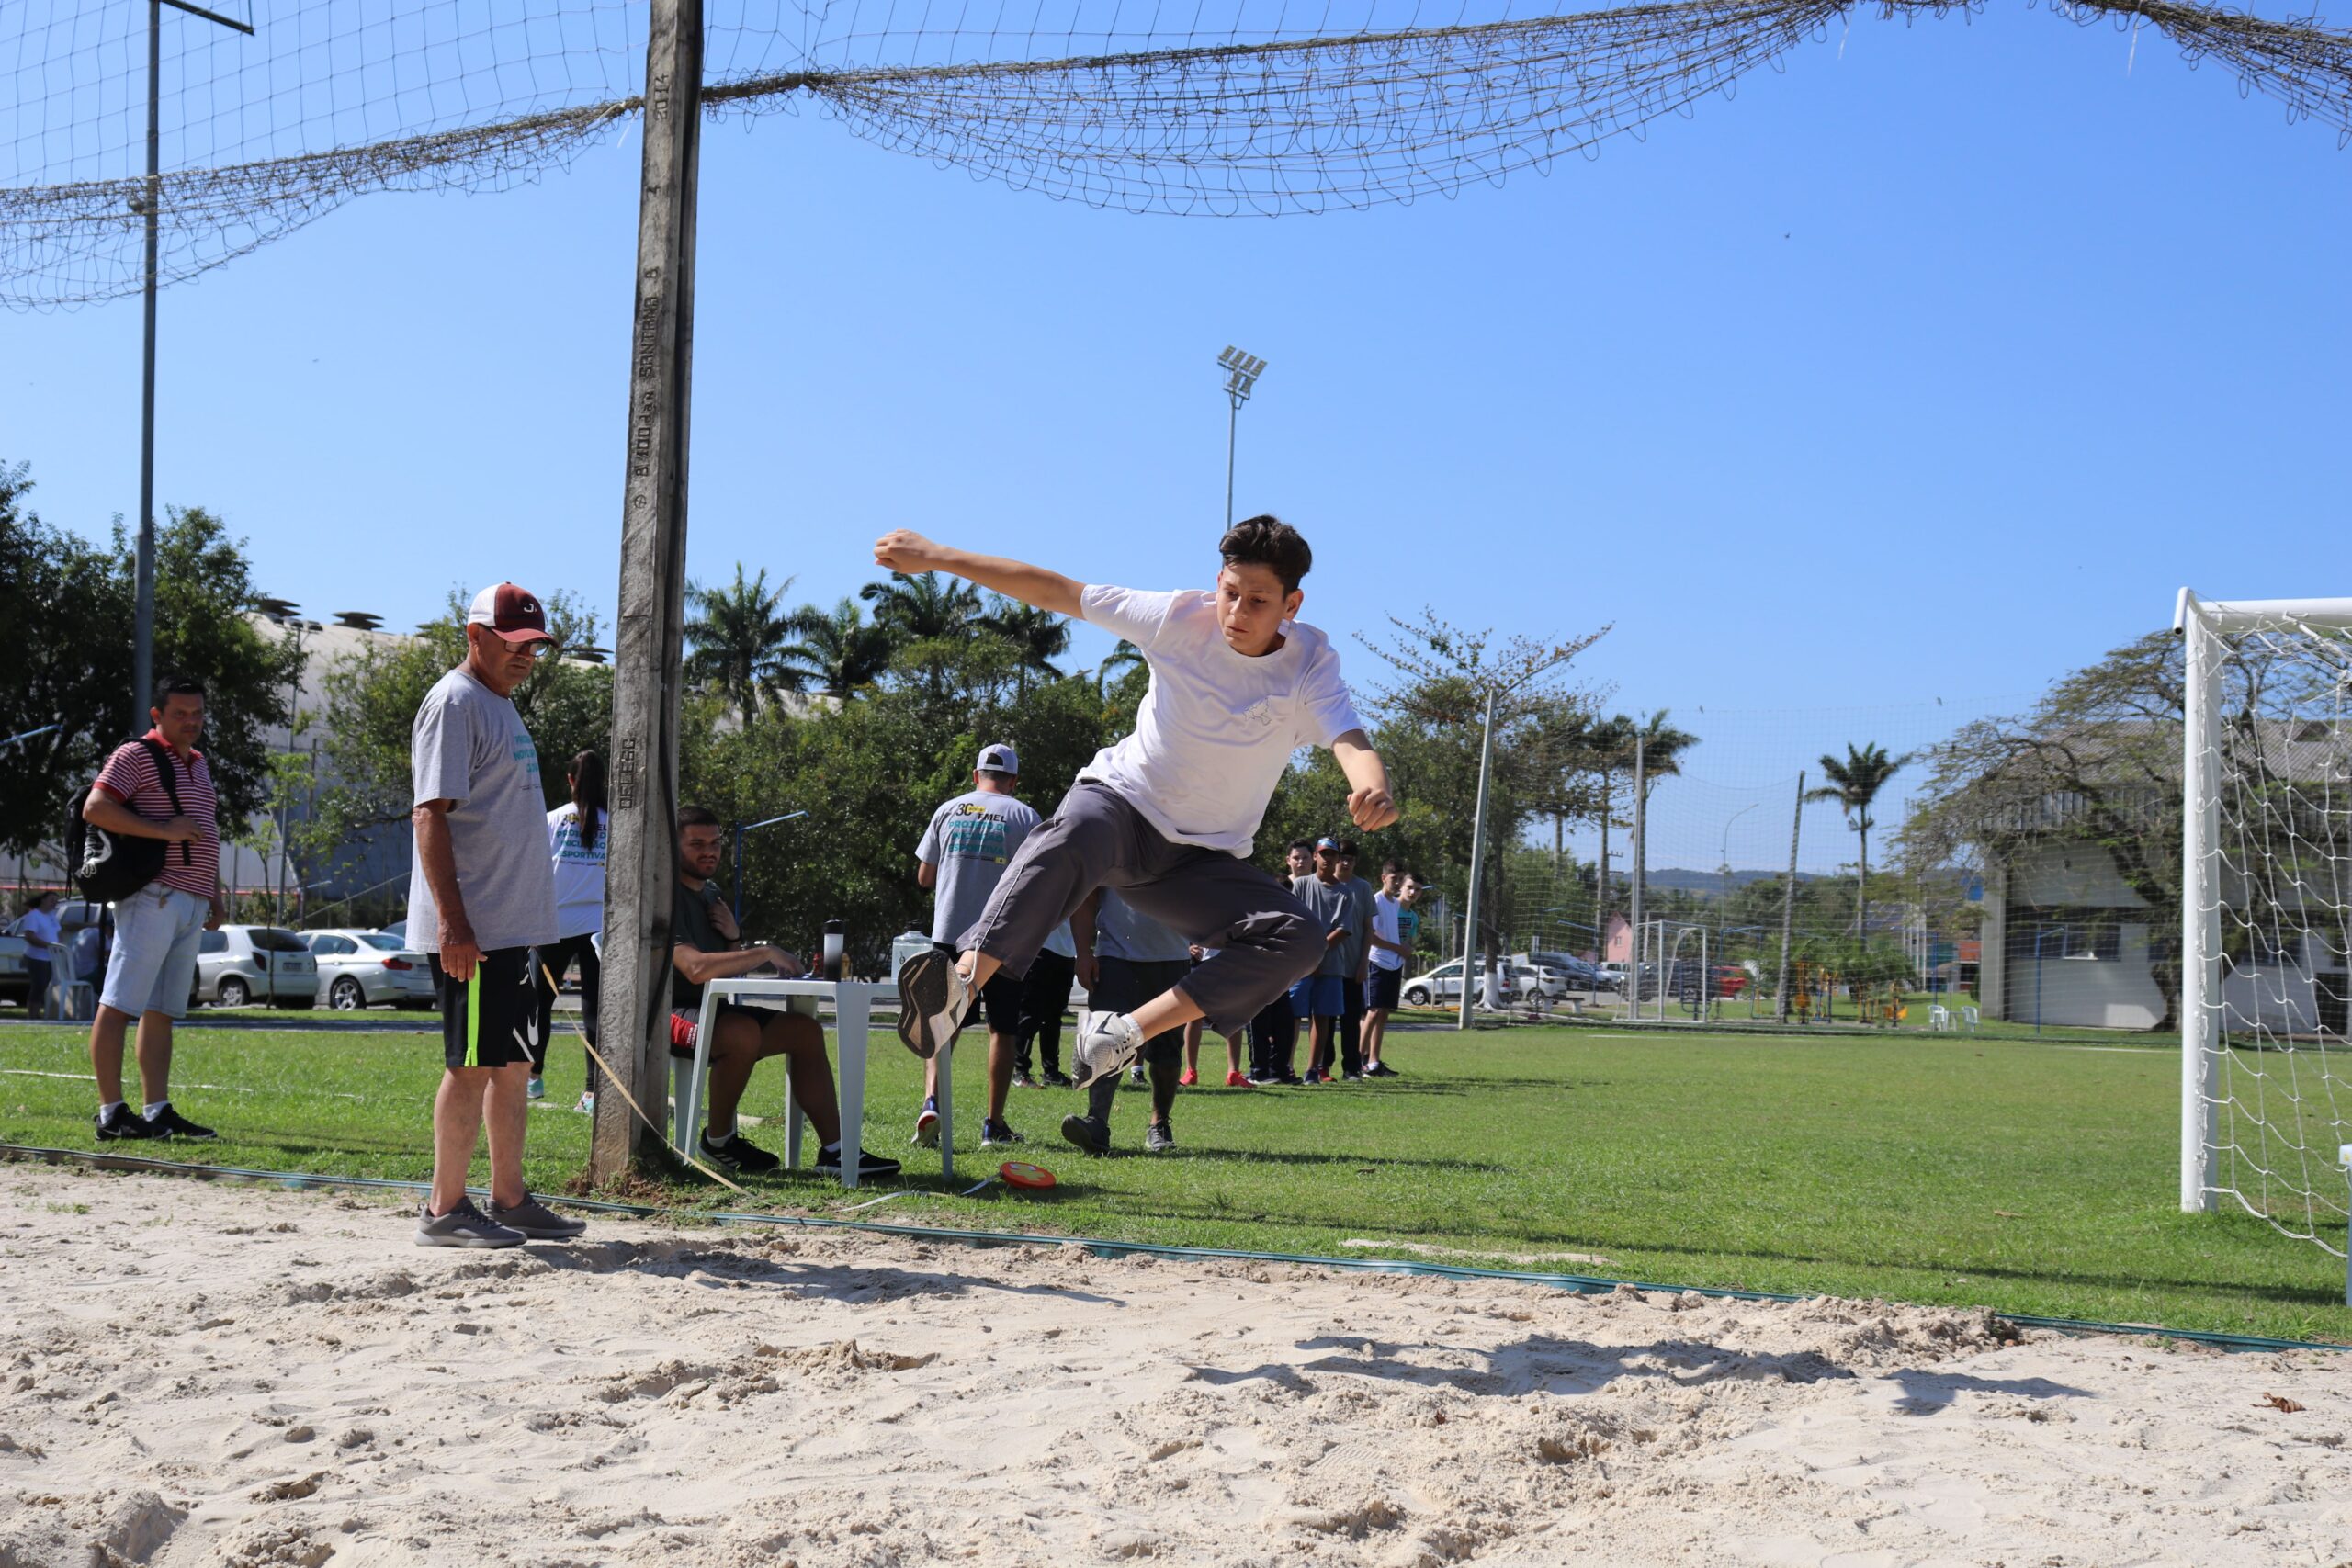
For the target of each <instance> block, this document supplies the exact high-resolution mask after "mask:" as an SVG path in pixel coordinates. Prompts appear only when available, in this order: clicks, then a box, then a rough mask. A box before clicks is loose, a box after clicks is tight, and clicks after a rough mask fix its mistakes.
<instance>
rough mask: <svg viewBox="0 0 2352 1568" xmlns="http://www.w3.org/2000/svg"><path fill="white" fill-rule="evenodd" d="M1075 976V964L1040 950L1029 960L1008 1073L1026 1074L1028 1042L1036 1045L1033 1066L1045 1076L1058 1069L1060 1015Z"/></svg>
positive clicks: (1060, 1064) (1059, 1059)
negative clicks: (1009, 1071) (1017, 1030)
mask: <svg viewBox="0 0 2352 1568" xmlns="http://www.w3.org/2000/svg"><path fill="white" fill-rule="evenodd" d="M1077 977H1078V961H1077V960H1076V959H1074V958H1064V957H1063V956H1062V955H1061V954H1060V953H1049V952H1046V951H1043V950H1040V951H1039V953H1038V954H1037V956H1036V957H1035V958H1034V959H1032V960H1031V961H1030V964H1029V974H1028V976H1027V977H1026V978H1025V979H1023V981H1022V983H1021V1027H1020V1030H1019V1032H1017V1033H1015V1034H1014V1036H1013V1045H1012V1070H1013V1071H1014V1072H1016V1073H1019V1074H1021V1075H1022V1076H1023V1077H1027V1076H1028V1074H1029V1043H1030V1042H1031V1041H1033V1040H1034V1041H1035V1042H1036V1043H1037V1065H1038V1066H1041V1067H1043V1068H1045V1070H1046V1072H1048V1073H1058V1072H1060V1071H1061V1070H1062V1013H1063V1011H1064V1010H1066V1009H1067V1008H1068V1007H1069V987H1070V982H1071V981H1072V980H1074V979H1076V978H1077Z"/></svg>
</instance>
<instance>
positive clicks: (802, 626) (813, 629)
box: [777, 595, 890, 698]
mask: <svg viewBox="0 0 2352 1568" xmlns="http://www.w3.org/2000/svg"><path fill="white" fill-rule="evenodd" d="M787 624H788V625H789V626H790V627H791V630H792V635H793V637H794V638H795V639H796V640H794V641H792V642H789V643H786V645H785V647H784V648H783V649H782V650H781V651H780V653H779V654H778V656H777V657H778V658H779V659H780V660H781V661H782V662H783V664H784V666H785V667H786V669H787V670H789V671H792V673H793V675H794V676H795V677H796V678H797V679H798V680H799V681H800V682H802V683H803V684H804V685H805V686H808V687H809V688H813V689H814V690H816V691H819V692H821V693H823V694H825V695H827V696H831V697H843V698H846V697H848V696H849V695H850V694H852V693H854V692H855V691H857V690H859V689H860V688H861V687H865V686H870V685H872V684H874V682H876V681H879V680H880V679H881V678H882V676H883V674H884V673H885V672H886V671H888V669H889V668H890V634H889V632H888V631H887V630H885V629H884V628H883V627H881V626H876V625H874V624H873V623H872V622H871V621H868V620H867V619H866V618H865V611H863V610H861V609H860V608H859V607H858V604H857V601H856V600H855V599H853V598H850V597H848V596H846V595H844V596H843V597H842V601H841V603H840V604H835V605H834V606H833V607H832V608H831V609H830V610H824V609H820V608H818V607H817V606H816V605H814V604H803V605H801V606H800V608H798V609H797V610H795V611H794V612H793V613H792V615H790V617H789V618H788V622H787Z"/></svg>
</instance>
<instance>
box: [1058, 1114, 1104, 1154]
mask: <svg viewBox="0 0 2352 1568" xmlns="http://www.w3.org/2000/svg"><path fill="white" fill-rule="evenodd" d="M1062 1137H1063V1139H1064V1140H1065V1141H1066V1142H1069V1143H1072V1144H1076V1145H1078V1146H1079V1147H1080V1148H1081V1149H1084V1150H1085V1151H1086V1152H1087V1153H1088V1154H1091V1155H1107V1154H1109V1153H1110V1152H1111V1130H1110V1129H1109V1128H1108V1127H1105V1126H1103V1124H1102V1123H1100V1122H1096V1121H1095V1120H1094V1118H1093V1117H1091V1116H1065V1117H1063V1118H1062Z"/></svg>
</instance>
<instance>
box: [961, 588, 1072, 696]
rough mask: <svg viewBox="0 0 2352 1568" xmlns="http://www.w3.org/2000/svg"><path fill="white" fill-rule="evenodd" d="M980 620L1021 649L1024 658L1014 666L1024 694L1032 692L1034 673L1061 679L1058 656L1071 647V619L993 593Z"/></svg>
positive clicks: (1019, 652) (1020, 656) (1020, 653)
mask: <svg viewBox="0 0 2352 1568" xmlns="http://www.w3.org/2000/svg"><path fill="white" fill-rule="evenodd" d="M980 624H981V625H982V626H986V627H987V628H988V629H989V630H990V631H992V632H994V633H995V634H996V635H997V636H999V637H1002V638H1004V639H1005V640H1006V641H1007V642H1009V643H1011V644H1012V646H1013V648H1014V649H1016V650H1017V652H1018V654H1019V660H1020V661H1019V662H1018V663H1017V664H1015V665H1014V666H1013V675H1014V679H1015V680H1016V682H1018V690H1019V693H1020V694H1021V695H1023V696H1024V697H1025V696H1027V695H1028V694H1029V677H1030V675H1031V674H1032V673H1035V674H1039V675H1043V676H1045V677H1046V679H1048V680H1055V681H1058V680H1059V679H1061V673H1062V672H1061V671H1060V670H1058V669H1057V668H1056V667H1055V664H1054V660H1057V659H1059V658H1060V657H1061V656H1062V655H1063V654H1065V653H1068V652H1069V622H1068V621H1067V620H1064V619H1063V618H1062V617H1061V616H1059V615H1055V614H1054V613H1053V612H1052V611H1051V610H1040V609H1039V608H1037V606H1035V604H1023V603H1022V602H1021V601H1020V600H1018V599H1004V598H999V597H996V596H994V595H991V596H990V603H989V608H988V613H987V614H986V615H982V616H981V617H980Z"/></svg>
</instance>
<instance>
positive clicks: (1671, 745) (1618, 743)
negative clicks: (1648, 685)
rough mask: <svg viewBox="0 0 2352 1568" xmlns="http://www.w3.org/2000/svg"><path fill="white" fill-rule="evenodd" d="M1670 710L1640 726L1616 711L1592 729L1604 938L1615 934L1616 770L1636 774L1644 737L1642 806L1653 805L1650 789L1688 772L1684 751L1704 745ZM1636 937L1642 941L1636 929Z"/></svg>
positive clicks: (1660, 711)
mask: <svg viewBox="0 0 2352 1568" xmlns="http://www.w3.org/2000/svg"><path fill="white" fill-rule="evenodd" d="M1667 714H1668V710H1666V709H1665V708H1660V709H1658V710H1657V712H1656V713H1654V714H1652V715H1650V716H1649V717H1648V718H1647V719H1646V720H1645V721H1644V722H1643V723H1641V724H1638V725H1636V724H1635V723H1634V720H1633V719H1632V718H1630V717H1629V716H1626V715H1624V714H1622V713H1621V714H1616V715H1612V716H1611V717H1609V718H1607V719H1604V720H1602V721H1601V722H1600V723H1598V724H1595V725H1593V726H1592V727H1591V729H1590V730H1589V738H1588V739H1587V742H1586V744H1587V747H1588V748H1589V752H1588V754H1589V756H1590V757H1591V759H1592V764H1593V766H1594V768H1595V769H1596V770H1597V771H1598V772H1599V773H1600V922H1599V923H1600V940H1601V941H1602V942H1606V941H1607V940H1608V938H1609V814H1610V811H1611V808H1612V807H1614V805H1615V804H1616V799H1617V785H1616V774H1617V773H1619V772H1620V771H1625V772H1630V771H1632V769H1633V766H1634V751H1635V742H1636V741H1639V742H1640V746H1639V750H1640V753H1641V761H1642V804H1643V805H1644V806H1647V805H1648V804H1649V796H1650V792H1651V791H1652V790H1654V789H1656V788H1657V781H1658V780H1660V779H1662V778H1664V777H1666V776H1667V775H1668V774H1669V773H1680V772H1681V771H1682V753H1683V752H1685V751H1687V750H1690V749H1691V747H1693V746H1696V745H1697V744H1698V743H1699V738H1698V737H1697V736H1695V735H1693V734H1691V732H1690V731H1688V730H1683V729H1677V728H1674V726H1673V725H1671V724H1669V723H1668V722H1667ZM1636 940H1637V941H1638V940H1639V937H1638V933H1636Z"/></svg>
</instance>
